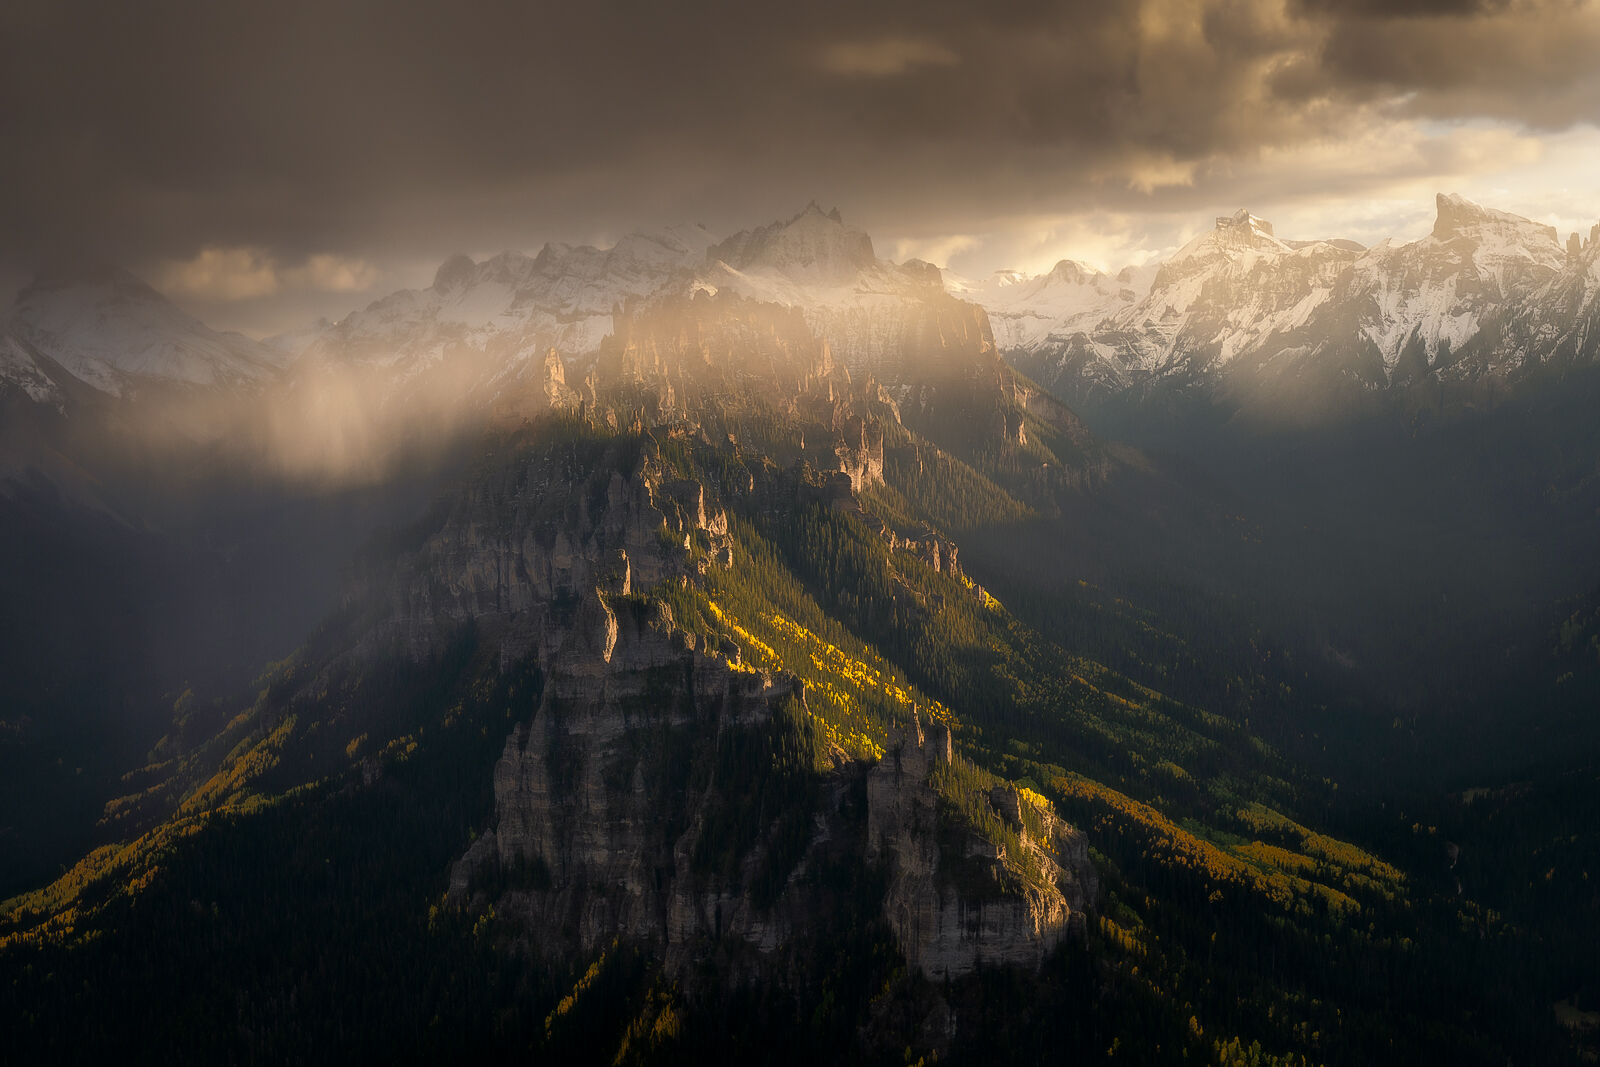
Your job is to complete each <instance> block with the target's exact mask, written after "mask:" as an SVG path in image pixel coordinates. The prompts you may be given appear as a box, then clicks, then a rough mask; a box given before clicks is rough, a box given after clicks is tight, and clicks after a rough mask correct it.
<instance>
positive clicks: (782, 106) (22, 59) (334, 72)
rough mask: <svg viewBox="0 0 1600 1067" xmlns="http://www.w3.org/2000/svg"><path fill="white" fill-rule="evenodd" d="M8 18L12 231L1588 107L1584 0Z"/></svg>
mask: <svg viewBox="0 0 1600 1067" xmlns="http://www.w3.org/2000/svg"><path fill="white" fill-rule="evenodd" d="M0 19H3V20H4V33H3V34H0V42H3V43H0V90H3V101H4V105H5V106H4V107H3V109H0V143H3V144H5V145H6V147H7V151H6V157H5V158H6V165H5V166H4V168H3V172H0V238H3V245H4V248H5V252H4V253H0V254H5V255H9V256H10V257H11V258H12V259H13V260H17V259H20V258H27V257H30V256H31V257H37V256H40V255H44V254H51V253H58V252H61V251H71V250H89V251H93V252H95V253H97V254H100V255H104V256H110V257H113V258H116V259H120V260H122V261H124V262H135V263H137V262H154V261H156V260H160V259H183V260H187V259H189V258H190V257H192V256H194V255H196V254H197V253H199V251H200V250H201V249H202V248H208V247H209V248H235V247H248V248H252V249H258V250H266V251H267V252H269V253H270V254H271V255H273V256H275V257H278V258H279V259H281V261H282V262H284V263H300V262H302V261H305V259H306V257H309V256H311V255H313V254H315V253H319V252H335V253H339V254H342V255H348V256H367V257H373V258H376V259H380V260H382V259H385V258H388V259H393V258H395V257H400V256H423V255H438V254H442V253H443V251H445V250H448V249H450V248H455V247H469V248H471V247H479V248H492V247H501V246H515V245H520V244H526V243H527V242H529V241H531V240H534V239H536V238H537V237H540V236H543V235H546V234H549V235H552V236H557V237H564V238H568V239H572V238H580V239H581V238H583V237H584V236H586V235H587V234H589V233H592V232H596V231H606V230H607V229H608V228H614V227H617V226H621V225H626V224H627V223H628V222H631V221H634V220H640V219H644V220H649V219H664V218H699V219H703V220H704V221H707V222H710V223H712V224H713V225H732V224H737V223H749V222H752V221H756V220H758V219H760V218H762V217H764V216H766V215H770V214H775V213H777V212H779V211H782V210H784V209H786V208H787V207H788V206H789V205H790V202H791V201H794V202H803V201H804V200H805V199H806V198H807V197H808V196H810V195H812V194H815V195H819V196H822V197H824V198H829V197H831V198H837V199H842V200H847V201H848V203H849V204H850V205H851V206H852V208H853V210H855V211H857V212H861V211H872V210H876V211H878V212H879V213H880V214H881V213H889V214H892V215H895V216H896V217H897V218H900V219H902V220H909V219H912V218H913V217H914V216H916V215H917V214H918V213H923V214H924V215H932V214H936V213H941V212H942V213H945V214H946V215H953V216H955V217H959V216H961V215H962V214H963V213H965V214H968V215H970V214H972V213H974V212H978V211H982V210H989V211H991V212H992V211H993V210H994V209H993V206H992V205H993V204H994V203H995V202H998V201H1003V202H1005V203H1006V204H1008V205H1013V206H1015V207H1016V208H1017V209H1023V208H1027V207H1040V206H1046V205H1048V206H1053V207H1055V208H1057V209H1059V208H1060V207H1061V206H1062V205H1063V204H1064V203H1067V202H1069V201H1072V200H1074V199H1075V198H1076V199H1093V200H1096V201H1098V202H1101V203H1112V202H1122V203H1136V202H1138V201H1139V200H1140V198H1142V197H1146V196H1147V195H1148V193H1149V190H1151V189H1152V188H1155V187H1159V186H1161V185H1163V184H1165V183H1168V182H1171V181H1176V180H1179V179H1186V178H1192V176H1193V173H1194V169H1193V168H1194V167H1195V166H1196V165H1198V164H1201V163H1204V162H1205V161H1207V160H1215V159H1218V158H1224V159H1225V158H1228V157H1230V156H1233V155H1241V156H1247V155H1248V154H1250V153H1252V152H1255V151H1257V150H1259V149H1262V148H1264V147H1273V146H1283V145H1291V144H1293V143H1294V142H1295V141H1296V140H1297V139H1300V138H1308V137H1316V136H1320V135H1324V134H1329V133H1332V132H1335V131H1337V130H1338V129H1339V128H1340V126H1341V124H1345V123H1349V122H1351V121H1353V116H1354V115H1356V114H1357V113H1358V111H1359V109H1361V108H1363V107H1370V106H1373V105H1374V104H1375V102H1379V101H1386V100H1391V99H1394V98H1401V97H1403V98H1404V99H1405V100H1406V101H1407V102H1406V103H1405V105H1404V106H1405V107H1406V108H1409V109H1410V111H1411V112H1412V113H1416V114H1423V115H1429V114H1433V115H1441V116H1459V115H1471V114H1492V115H1494V116H1496V117H1502V118H1510V119H1512V120H1515V121H1525V122H1529V123H1534V124H1561V123H1570V122H1573V121H1579V120H1586V119H1589V120H1592V119H1594V118H1595V117H1596V109H1597V105H1600V96H1597V94H1595V93H1593V92H1591V91H1590V90H1592V89H1593V88H1594V86H1593V78H1594V70H1595V67H1596V64H1595V63H1594V60H1593V56H1594V54H1595V52H1594V48H1595V46H1596V44H1597V43H1600V42H1597V41H1596V27H1597V22H1596V17H1595V12H1594V8H1593V7H1592V6H1589V5H1579V4H1572V3H1553V4H1544V5H1532V4H1527V3H1519V2H1515V0H1513V2H1510V3H1482V2H1480V3H1460V2H1450V0H1409V2H1407V3H1405V4H1403V5H1400V6H1399V7H1398V8H1397V7H1396V5H1394V4H1391V3H1378V2H1377V0H1354V2H1352V0H1342V2H1341V0H1290V2H1289V3H1288V5H1287V6H1285V5H1284V3H1283V2H1282V0H1277V2H1267V0H1259V2H1258V0H1208V2H1205V3H1191V2H1189V0H1170V2H1167V0H1148V2H1145V3H1138V4H1135V3H1127V4H1124V3H1106V2H1104V0H1067V2H1043V0H1037V2H1028V0H1023V2H1014V3H1002V4H994V3H990V4H974V3H970V2H967V0H961V2H953V0H918V2H909V0H886V2H881V3H861V2H859V0H849V2H847V0H816V2H812V3H808V4H781V5H767V4H756V3H750V2H748V0H746V2H741V3H719V2H715V0H702V2H681V3H675V4H664V3H642V2H640V3H621V2H611V3H563V4H549V3H533V4H529V3H496V2H477V3H460V2H458V3H453V4H449V5H436V6H435V5H428V6H424V5H420V4H396V3H388V2H368V3H361V2H353V3H329V2H326V0H323V2H317V3H304V2H294V0H273V2H271V3H252V2H241V3H226V4H219V3H203V4H197V3H173V2H163V0H154V2H146V3H140V4H126V3H120V2H118V3H98V4H90V3H82V2H77V3H74V2H70V0H68V2H60V0H45V2H37V0H21V2H20V3H19V2H17V0H13V2H12V3H10V4H8V5H7V7H6V9H5V14H4V15H3V16H0ZM1405 94H1410V95H1409V96H1406V95H1405ZM985 204H987V205H989V207H988V208H987V209H985V208H984V207H982V206H981V205H985ZM576 220H583V221H582V222H579V221H576ZM585 227H588V229H585ZM612 232H614V229H613V230H612ZM297 269H304V268H297ZM306 276H307V277H310V276H311V275H310V274H307V275H306Z"/></svg>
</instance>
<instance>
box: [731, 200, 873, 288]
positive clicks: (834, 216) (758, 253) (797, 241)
mask: <svg viewBox="0 0 1600 1067" xmlns="http://www.w3.org/2000/svg"><path fill="white" fill-rule="evenodd" d="M706 257H707V260H708V261H709V262H712V263H715V262H718V261H720V262H723V263H726V264H727V265H728V266H730V267H732V268H734V269H735V270H740V271H750V270H760V269H763V268H765V269H769V270H774V271H778V272H781V273H783V274H786V275H789V276H790V277H793V278H795V279H797V280H800V279H804V280H806V281H818V282H822V281H826V282H833V283H842V282H844V281H846V280H848V279H850V278H852V277H854V276H855V275H856V274H857V273H859V272H860V271H862V270H865V269H867V268H869V267H871V266H872V265H873V264H874V263H876V262H877V253H876V252H875V251H874V250H873V247H872V238H870V237H868V236H867V234H866V232H865V231H863V230H860V229H858V228H856V227H854V226H849V225H846V223H845V221H844V219H843V217H842V216H841V215H840V214H839V210H838V208H835V209H834V210H833V211H831V212H824V211H823V210H822V208H821V207H819V206H818V205H817V203H816V202H815V201H812V202H811V203H810V204H808V205H806V207H805V208H804V209H803V210H801V212H800V213H799V214H798V215H795V216H794V217H793V218H791V219H789V220H788V221H787V222H774V223H772V224H770V225H768V226H762V227H760V228H759V229H754V230H744V231H741V232H740V233H736V234H734V235H733V236H732V237H730V238H728V239H727V240H726V241H723V242H721V243H719V244H716V245H714V246H712V247H711V248H710V249H709V250H708V251H707V253H706Z"/></svg>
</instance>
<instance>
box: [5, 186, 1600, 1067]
mask: <svg viewBox="0 0 1600 1067" xmlns="http://www.w3.org/2000/svg"><path fill="white" fill-rule="evenodd" d="M1436 212H1437V221H1436V223H1435V225H1434V227H1433V230H1432V232H1431V233H1430V234H1429V235H1428V236H1426V237H1423V238H1420V239H1418V240H1415V241H1411V242H1406V243H1395V242H1393V241H1381V242H1379V243H1376V244H1374V245H1372V246H1371V247H1366V246H1363V245H1361V244H1357V243H1355V242H1353V241H1349V240H1344V239H1341V238H1338V237H1336V236H1330V237H1329V238H1327V239H1324V240H1286V239H1284V238H1281V237H1279V236H1278V235H1277V234H1276V233H1275V231H1274V227H1273V225H1272V224H1271V223H1270V222H1269V221H1267V220H1265V219H1262V218H1260V217H1258V216H1256V215H1253V214H1251V213H1250V212H1249V211H1247V210H1241V211H1238V212H1237V213H1234V214H1230V215H1226V216H1221V217H1217V218H1216V219H1215V224H1214V226H1212V227H1210V228H1207V229H1204V230H1202V231H1201V232H1200V233H1199V234H1198V235H1197V236H1195V237H1194V238H1193V239H1192V240H1190V241H1188V242H1187V243H1185V244H1184V245H1183V246H1182V247H1181V248H1179V249H1178V250H1177V251H1176V252H1175V253H1174V254H1172V255H1171V256H1170V257H1167V258H1165V259H1162V260H1159V261H1153V262H1151V263H1149V264H1147V265H1145V266H1141V267H1136V268H1128V269H1125V270H1122V271H1119V272H1118V273H1116V274H1105V273H1101V272H1098V271H1096V270H1094V269H1092V268H1090V267H1087V266H1085V265H1083V264H1081V263H1079V262H1076V261H1072V260H1063V261H1061V262H1060V263H1058V264H1057V265H1056V266H1054V267H1053V268H1052V269H1050V270H1048V271H1046V272H1044V273H1042V274H1039V275H1037V276H1029V275H1026V274H1023V273H1020V272H1014V271H1008V272H1002V273H1000V274H997V275H995V276H993V277H990V278H987V279H984V280H977V281H975V280H970V279H963V278H961V277H958V276H956V275H954V274H952V273H951V272H948V271H943V270H941V269H940V268H938V267H936V266H933V265H931V264H929V263H926V262H923V261H921V260H917V259H911V260H907V261H905V262H901V263H896V262H892V261H890V260H888V259H885V258H882V257H881V256H880V254H879V250H878V248H877V246H875V244H874V241H873V239H872V237H871V236H869V235H868V234H867V233H866V232H865V231H863V230H862V229H860V228H857V227H855V226H852V225H850V224H849V223H848V222H847V221H846V220H845V218H844V216H843V215H842V214H841V213H840V212H839V211H838V210H836V209H835V210H830V211H824V210H823V209H822V208H821V207H819V206H818V205H817V204H815V203H812V204H809V205H808V206H806V207H805V208H804V209H802V210H801V211H800V212H798V213H797V214H795V215H792V216H789V217H787V218H781V219H779V220H777V221H774V222H772V223H770V224H767V225H763V226H758V227H755V228H752V229H746V230H742V231H739V232H736V233H733V234H731V235H726V236H724V235H721V234H717V233H714V232H712V231H710V230H708V229H706V228H704V227H698V226H687V227H677V228H671V229H665V230H657V231H641V232H637V233H633V234H630V235H628V236H625V237H623V238H621V239H620V240H618V241H617V242H616V243H615V244H614V245H612V246H611V247H609V248H598V247H593V246H589V245H566V244H556V243H551V244H547V245H545V246H544V247H543V248H542V249H541V250H540V251H539V252H538V253H537V254H535V255H532V256H529V255H524V254H521V253H517V252H504V253H500V254H497V255H492V256H489V257H486V258H482V259H475V258H473V257H471V256H468V255H463V254H457V255H452V256H450V257H449V258H448V259H446V260H444V261H443V262H442V263H441V264H440V265H439V266H438V268H437V271H436V273H435V274H434V277H433V280H432V283H431V284H430V285H428V286H426V287H423V288H417V289H404V290H400V291H397V292H394V293H391V294H389V295H387V296H382V297H380V298H378V299H376V300H372V301H370V302H369V303H367V304H366V306H365V307H362V308H359V309H354V310H351V311H350V312H349V313H348V314H346V315H344V316H343V317H342V318H340V319H338V320H337V321H335V322H324V323H321V324H317V325H315V326H313V327H309V328H308V329H306V330H304V331H296V332H294V333H292V334H286V335H284V336H281V337H279V338H275V339H273V340H272V341H271V342H255V341H251V340H249V339H247V338H244V337H242V336H240V335H237V334H228V333H221V332H217V331H213V330H211V329H209V328H208V327H206V326H205V325H203V324H202V323H200V322H199V321H197V320H195V319H194V318H192V317H190V316H189V315H186V314H185V313H183V312H182V311H180V310H179V309H178V308H177V307H176V306H175V305H174V304H173V303H171V302H170V301H168V300H167V299H166V298H165V297H163V296H161V295H160V294H159V293H157V292H156V291H155V290H153V289H151V288H149V287H147V286H145V285H144V284H143V283H141V282H139V281H137V280H136V279H135V278H134V277H133V276H132V275H130V274H127V273H125V272H123V271H121V270H114V269H109V268H101V267H95V268H82V269H74V270H72V271H70V272H64V271H56V272H53V273H51V274H49V275H46V276H41V277H40V278H39V279H38V280H36V281H35V282H33V283H32V284H31V285H29V286H27V287H26V288H24V289H23V291H22V292H21V293H20V295H19V296H18V298H17V300H16V302H15V304H14V306H13V307H12V309H11V310H10V311H9V312H8V313H7V316H6V318H5V320H4V322H5V325H4V332H3V334H0V419H3V421H0V536H3V538H4V542H3V545H0V548H3V549H4V552H5V558H7V559H8V560H11V561H13V562H12V564H11V565H9V566H8V567H7V568H6V571H5V576H4V588H3V593H4V596H3V601H0V602H3V604H4V608H3V611H0V637H3V638H4V641H5V645H6V647H7V648H8V649H9V650H10V651H9V652H8V654H7V656H8V659H7V669H6V670H5V671H4V672H3V676H0V686H3V691H0V697H3V699H4V707H5V709H6V710H5V711H4V712H0V778H3V780H4V782H5V783H6V785H5V786H4V788H3V789H0V803H3V805H4V806H3V808H0V824H4V825H3V826H0V887H3V890H4V891H5V892H7V893H10V894H14V895H12V896H10V898H9V899H7V900H6V901H5V903H4V907H3V909H0V960H4V961H5V972H4V973H5V976H6V977H5V980H4V982H3V984H0V1017H4V1018H5V1019H6V1020H7V1022H8V1030H9V1032H10V1033H11V1034H13V1035H14V1036H13V1037H12V1038H11V1041H12V1043H11V1044H10V1045H9V1046H7V1051H8V1052H14V1053H15V1054H16V1055H17V1056H18V1057H20V1058H21V1059H23V1060H43V1059H51V1058H61V1057H75V1058H83V1057H88V1058H105V1057H113V1058H114V1057H115V1056H116V1055H118V1054H119V1053H118V1050H121V1049H125V1048H128V1047H130V1046H129V1044H128V1043H129V1042H130V1041H132V1040H134V1036H135V1035H137V1038H138V1040H139V1041H140V1042H141V1044H139V1046H138V1047H139V1048H140V1049H142V1050H143V1052H141V1055H148V1056H150V1057H165V1056H172V1057H177V1058H194V1057H197V1056H198V1057H202V1058H216V1059H241V1058H251V1057H255V1058H266V1059H274V1060H306V1061H312V1060H327V1059H350V1058H357V1059H366V1058H377V1057H379V1056H391V1057H392V1056H420V1057H423V1058H452V1059H468V1060H477V1059H501V1058H510V1057H513V1056H520V1057H527V1056H534V1057H540V1056H542V1057H544V1058H547V1059H550V1060H551V1061H552V1062H567V1061H572V1060H574V1059H576V1060H583V1061H587V1060H589V1059H597V1058H598V1059H604V1060H606V1061H608V1062H609V1061H616V1062H658V1061H659V1062H665V1061H673V1060H688V1061H693V1062H700V1061H723V1060H729V1061H732V1060H740V1059H750V1058H756V1059H767V1060H772V1059H796V1060H802V1059H815V1058H818V1057H826V1058H846V1059H850V1060H859V1061H862V1062H884V1063H888V1062H891V1061H893V1062H895V1063H904V1062H915V1061H916V1060H917V1059H918V1058H922V1059H924V1060H926V1061H932V1060H934V1059H937V1060H938V1061H939V1062H988V1061H991V1060H993V1059H996V1058H998V1059H1002V1060H1015V1061H1017V1062H1034V1061H1037V1060H1042V1059H1045V1058H1055V1057H1058V1056H1068V1055H1069V1056H1075V1057H1082V1058H1098V1057H1104V1056H1106V1055H1107V1054H1108V1052H1109V1050H1116V1051H1117V1055H1119V1056H1124V1055H1131V1056H1133V1057H1134V1058H1135V1059H1136V1060H1138V1061H1139V1062H1177V1061H1180V1060H1185V1061H1191V1062H1192V1061H1196V1060H1198V1061H1201V1062H1211V1063H1218V1064H1234V1063H1242V1062H1272V1063H1282V1064H1288V1063H1296V1064H1298V1063H1303V1062H1325V1063H1365V1062H1395V1061H1400V1060H1413V1061H1441V1060H1448V1061H1450V1062H1462V1063H1477V1062H1482V1063H1497V1064H1498V1063H1501V1062H1504V1061H1505V1059H1506V1058H1507V1057H1508V1056H1510V1057H1512V1058H1513V1059H1515V1060H1517V1061H1521V1060H1537V1061H1539V1062H1580V1061H1581V1060H1582V1059H1583V1057H1584V1056H1585V1055H1587V1054H1589V1053H1591V1052H1592V1047H1591V1046H1592V1030H1591V1029H1585V1026H1586V1022H1585V1021H1586V1020H1588V1019H1589V1018H1590V1016H1591V1015H1592V1014H1593V1012H1594V1011H1595V1010H1596V1005H1595V1002H1594V1000H1593V998H1594V996H1595V991H1596V989H1597V988H1600V984H1597V983H1600V975H1597V974H1596V973H1595V971H1594V961H1593V959H1592V958H1591V955H1592V954H1591V953H1590V952H1588V950H1587V948H1588V945H1589V944H1591V943H1592V939H1591V936H1590V935H1593V934H1597V933H1600V930H1597V929H1596V915H1595V912H1594V909H1593V907H1592V903H1593V901H1592V899H1591V898H1592V890H1591V889H1588V888H1587V880H1588V878H1589V873H1590V872H1591V871H1592V869H1593V860H1594V859H1595V857H1596V855H1597V852H1596V847H1597V845H1600V838H1597V837H1596V836H1595V833H1594V828H1593V827H1594V823H1593V820H1592V818H1590V816H1592V814H1593V807H1594V803H1595V799H1594V798H1595V796H1596V795H1600V794H1597V793H1596V792H1595V791H1594V789H1593V785H1594V784H1595V782H1596V780H1597V776H1600V748H1597V747H1596V746H1597V745H1600V730H1597V728H1596V722H1595V721H1594V718H1593V710H1594V708H1595V707H1596V706H1600V705H1597V703H1596V700H1597V698H1600V669H1597V668H1596V663H1597V662H1600V661H1597V660H1596V659H1595V651H1594V650H1595V648H1597V647H1600V646H1597V645H1596V643H1595V642H1596V638H1595V633H1596V629H1597V616H1596V612H1595V597H1596V592H1595V591H1596V590H1597V589H1600V556H1597V555H1596V553H1595V551H1594V546H1595V545H1596V544H1597V543H1600V541H1597V540H1596V536H1597V534H1600V478H1597V476H1596V471H1600V424H1597V422H1596V420H1595V419H1594V418H1593V412H1594V404H1595V402H1596V401H1597V400H1600V369H1597V367H1596V362H1597V359H1600V332H1597V330H1596V328H1595V326H1596V321H1595V316H1596V314H1597V308H1600V300H1597V298H1596V297H1597V293H1600V268H1597V266H1596V256H1597V255H1600V251H1597V248H1596V240H1595V236H1596V235H1595V234H1593V233H1591V234H1590V235H1589V237H1588V238H1587V239H1585V238H1583V237H1582V236H1577V237H1575V238H1574V239H1572V240H1569V241H1565V242H1563V241H1561V240H1560V239H1559V238H1558V235H1557V234H1556V232H1555V231H1554V230H1552V229H1551V228H1550V227H1548V226H1544V225H1541V224H1537V223H1534V222H1531V221H1529V220H1527V219H1523V218H1520V217H1518V216H1515V215H1512V214H1508V213H1505V212H1502V211H1498V210H1494V209H1492V208H1488V207H1483V206H1479V205H1477V204H1474V203H1471V202H1469V201H1467V200H1465V199H1463V198H1461V197H1459V196H1451V195H1443V194H1441V195H1440V196H1439V197H1438V199H1437V203H1436ZM152 946H163V951H159V952H158V951H153V950H152ZM243 961H248V962H243ZM1375 976H1379V977H1376V978H1375ZM1375 982H1376V985H1375V984H1374V983H1375ZM113 987H114V988H115V989H116V991H117V992H116V993H115V995H114V996H113V995H112V993H111V989H112V988H113ZM1574 1018H1575V1019H1577V1020H1578V1021H1577V1022H1576V1023H1574V1022H1573V1019H1574ZM85 1020H87V1021H85ZM352 1020H357V1021H352ZM136 1058H137V1057H136Z"/></svg>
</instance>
